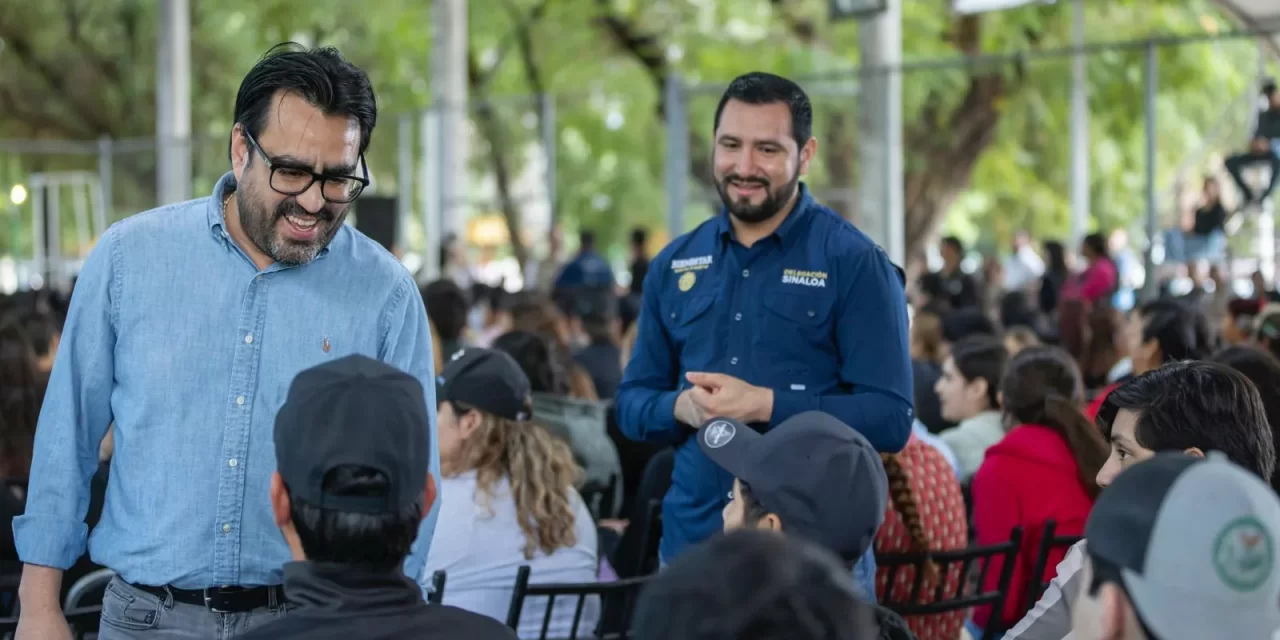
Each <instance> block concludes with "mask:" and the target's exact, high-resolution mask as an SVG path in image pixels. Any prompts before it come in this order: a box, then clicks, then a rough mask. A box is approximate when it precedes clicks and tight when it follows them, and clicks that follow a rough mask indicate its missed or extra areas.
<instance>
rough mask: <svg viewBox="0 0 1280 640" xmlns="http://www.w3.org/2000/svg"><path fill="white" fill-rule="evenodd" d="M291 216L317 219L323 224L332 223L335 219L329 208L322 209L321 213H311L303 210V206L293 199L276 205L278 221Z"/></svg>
mask: <svg viewBox="0 0 1280 640" xmlns="http://www.w3.org/2000/svg"><path fill="white" fill-rule="evenodd" d="M290 215H291V216H298V217H300V218H317V219H319V220H320V221H321V222H330V221H332V220H333V218H334V215H333V212H332V211H329V207H328V206H324V207H321V208H320V210H319V211H317V212H315V213H311V212H310V211H307V210H306V209H303V208H302V205H300V204H298V201H297V200H295V199H293V198H288V199H286V200H284V201H282V202H281V203H280V204H278V205H276V218H277V219H279V218H283V217H285V216H290Z"/></svg>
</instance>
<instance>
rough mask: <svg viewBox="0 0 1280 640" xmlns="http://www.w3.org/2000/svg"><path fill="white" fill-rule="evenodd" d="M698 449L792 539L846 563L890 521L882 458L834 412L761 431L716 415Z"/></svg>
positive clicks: (806, 416)
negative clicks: (745, 486)
mask: <svg viewBox="0 0 1280 640" xmlns="http://www.w3.org/2000/svg"><path fill="white" fill-rule="evenodd" d="M698 444H699V445H701V447H702V451H703V453H705V454H706V455H707V457H709V458H711V460H712V461H714V462H715V463H716V464H718V465H720V467H721V468H723V469H724V470H725V471H728V472H729V473H730V474H732V475H733V476H734V477H735V478H738V479H739V480H742V481H743V482H745V483H747V484H748V485H750V486H751V493H752V495H753V496H754V497H755V499H756V500H758V501H759V502H760V504H761V506H763V507H764V508H765V509H767V510H768V511H769V512H771V513H774V514H777V516H778V517H779V518H781V519H782V526H783V528H784V529H785V530H786V531H787V533H788V534H791V535H797V536H799V537H802V538H806V539H808V540H809V541H810V542H814V543H817V544H819V545H822V546H823V547H825V548H826V549H827V550H829V551H832V552H834V553H836V554H838V555H840V556H842V557H844V558H854V557H859V556H861V555H862V554H864V553H866V550H867V549H868V548H869V547H870V546H871V543H872V541H873V540H874V539H875V535H876V530H877V529H879V528H880V523H881V522H883V521H884V512H885V504H886V502H887V500H888V497H889V481H888V479H887V478H886V477H885V472H884V463H883V462H882V461H881V460H880V454H879V453H877V452H876V450H875V448H874V447H872V446H871V443H870V442H867V439H866V438H864V437H863V436H862V434H860V433H858V432H857V431H855V430H854V429H853V428H852V427H850V426H849V425H847V424H845V423H843V422H841V421H840V420H838V419H837V418H835V417H834V416H832V415H830V414H826V413H822V412H820V411H806V412H804V413H798V414H796V415H794V416H792V417H790V418H788V419H786V420H784V421H782V422H781V423H780V424H778V425H777V426H775V427H773V428H772V429H770V430H768V431H767V432H765V433H763V434H761V433H758V432H756V431H755V430H753V429H751V428H750V427H748V426H746V425H744V424H743V423H741V422H738V421H737V420H730V419H727V418H713V419H711V420H710V421H708V422H707V423H706V424H705V425H704V426H703V427H702V429H700V430H699V432H698Z"/></svg>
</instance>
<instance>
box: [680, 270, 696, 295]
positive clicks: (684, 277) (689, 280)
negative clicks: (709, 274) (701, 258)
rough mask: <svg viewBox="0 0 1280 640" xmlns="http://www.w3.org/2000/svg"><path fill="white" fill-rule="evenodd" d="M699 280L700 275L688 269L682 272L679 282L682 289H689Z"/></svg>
mask: <svg viewBox="0 0 1280 640" xmlns="http://www.w3.org/2000/svg"><path fill="white" fill-rule="evenodd" d="M697 281H698V276H696V275H694V274H693V272H692V271H686V272H684V273H682V274H680V280H679V282H678V284H679V286H680V290H681V291H688V290H690V289H692V288H693V285H694V283H695V282H697Z"/></svg>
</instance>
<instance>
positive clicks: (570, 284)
mask: <svg viewBox="0 0 1280 640" xmlns="http://www.w3.org/2000/svg"><path fill="white" fill-rule="evenodd" d="M613 284H614V279H613V267H611V266H609V261H608V260H605V259H604V256H602V255H600V254H598V253H596V234H594V233H592V232H590V231H583V232H582V233H581V234H579V235H578V255H577V256H576V257H574V259H573V260H570V261H569V264H566V265H565V266H564V269H563V270H561V271H560V275H559V276H557V277H556V283H555V288H556V290H557V291H562V290H566V289H568V290H574V289H606V288H607V289H612V288H613Z"/></svg>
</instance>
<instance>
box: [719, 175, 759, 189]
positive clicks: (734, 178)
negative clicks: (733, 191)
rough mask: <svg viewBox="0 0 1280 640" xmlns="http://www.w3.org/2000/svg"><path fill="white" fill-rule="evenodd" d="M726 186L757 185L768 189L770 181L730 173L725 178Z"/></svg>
mask: <svg viewBox="0 0 1280 640" xmlns="http://www.w3.org/2000/svg"><path fill="white" fill-rule="evenodd" d="M724 182H725V184H735V183H736V184H756V185H760V186H762V187H768V186H769V181H768V180H766V179H764V178H744V177H742V176H740V175H738V174H736V173H730V174H729V175H727V176H725V177H724Z"/></svg>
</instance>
